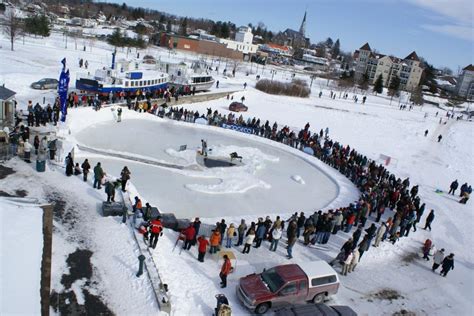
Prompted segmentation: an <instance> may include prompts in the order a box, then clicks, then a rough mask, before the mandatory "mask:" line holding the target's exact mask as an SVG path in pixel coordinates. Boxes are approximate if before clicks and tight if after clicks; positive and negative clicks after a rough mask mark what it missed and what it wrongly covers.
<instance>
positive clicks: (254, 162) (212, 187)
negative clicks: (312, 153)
mask: <svg viewBox="0 0 474 316" xmlns="http://www.w3.org/2000/svg"><path fill="white" fill-rule="evenodd" d="M211 149H212V150H211V151H210V152H211V154H210V156H213V157H224V158H226V159H228V157H229V155H230V153H232V152H237V153H238V154H239V155H240V156H242V157H243V161H244V164H243V165H242V166H234V167H230V168H229V167H222V168H212V169H205V170H204V171H203V172H197V171H189V173H188V171H185V174H186V175H189V176H192V177H196V176H198V177H205V178H217V179H218V180H219V182H218V183H217V184H194V183H191V184H186V185H185V187H186V188H188V189H189V190H192V191H197V192H201V193H210V194H225V193H244V192H246V191H248V190H250V189H252V188H263V189H270V188H271V185H270V184H269V183H267V182H265V181H263V180H261V179H259V178H258V176H257V171H258V170H261V169H263V168H265V166H266V164H267V162H274V163H275V162H278V161H279V158H278V157H274V156H271V155H267V154H264V153H263V152H262V151H261V150H259V149H258V148H252V147H238V146H224V145H218V146H214V147H212V148H211Z"/></svg>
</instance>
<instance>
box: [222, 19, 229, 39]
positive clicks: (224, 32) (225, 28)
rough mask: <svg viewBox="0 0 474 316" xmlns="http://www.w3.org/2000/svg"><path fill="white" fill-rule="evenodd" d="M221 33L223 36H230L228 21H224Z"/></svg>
mask: <svg viewBox="0 0 474 316" xmlns="http://www.w3.org/2000/svg"><path fill="white" fill-rule="evenodd" d="M220 33H221V37H222V38H229V36H230V29H229V24H228V23H227V22H224V23H222V28H221V32H220Z"/></svg>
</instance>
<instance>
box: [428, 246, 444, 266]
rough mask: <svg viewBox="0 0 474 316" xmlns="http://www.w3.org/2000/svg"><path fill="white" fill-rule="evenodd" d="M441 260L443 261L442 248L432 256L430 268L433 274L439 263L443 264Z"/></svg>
mask: <svg viewBox="0 0 474 316" xmlns="http://www.w3.org/2000/svg"><path fill="white" fill-rule="evenodd" d="M443 260H444V248H442V249H441V250H438V251H436V253H435V254H434V256H433V267H432V268H431V270H433V272H435V271H436V269H438V267H439V266H440V265H441V263H443Z"/></svg>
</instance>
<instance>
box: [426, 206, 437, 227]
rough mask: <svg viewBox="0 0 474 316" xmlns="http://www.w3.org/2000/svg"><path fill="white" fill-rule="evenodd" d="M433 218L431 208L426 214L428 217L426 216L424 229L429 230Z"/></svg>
mask: <svg viewBox="0 0 474 316" xmlns="http://www.w3.org/2000/svg"><path fill="white" fill-rule="evenodd" d="M434 218H435V215H434V210H431V212H430V213H429V214H428V217H426V222H425V230H426V229H427V228H429V229H430V231H431V223H432V222H433V220H434Z"/></svg>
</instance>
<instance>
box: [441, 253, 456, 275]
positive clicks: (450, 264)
mask: <svg viewBox="0 0 474 316" xmlns="http://www.w3.org/2000/svg"><path fill="white" fill-rule="evenodd" d="M441 266H442V267H443V268H442V269H441V272H440V274H439V275H442V276H444V277H445V276H446V275H447V274H448V272H449V270H454V254H453V253H452V254H450V255H449V256H447V257H446V258H444V260H443V263H442V264H441Z"/></svg>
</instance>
